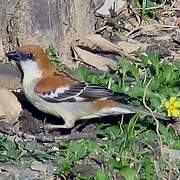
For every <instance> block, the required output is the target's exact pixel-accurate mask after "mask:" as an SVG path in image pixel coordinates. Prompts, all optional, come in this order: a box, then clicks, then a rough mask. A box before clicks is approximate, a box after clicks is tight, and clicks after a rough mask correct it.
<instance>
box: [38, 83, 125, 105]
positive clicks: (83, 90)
mask: <svg viewBox="0 0 180 180" xmlns="http://www.w3.org/2000/svg"><path fill="white" fill-rule="evenodd" d="M37 95H38V96H39V97H41V98H42V99H44V100H45V101H48V102H54V103H58V102H87V101H93V100H97V99H117V100H125V99H127V98H129V96H128V95H126V94H123V93H114V92H113V91H111V90H109V89H107V88H104V87H101V86H98V85H96V84H91V83H86V82H78V83H75V84H72V85H69V86H63V87H58V88H56V89H54V90H51V91H46V92H41V93H37Z"/></svg>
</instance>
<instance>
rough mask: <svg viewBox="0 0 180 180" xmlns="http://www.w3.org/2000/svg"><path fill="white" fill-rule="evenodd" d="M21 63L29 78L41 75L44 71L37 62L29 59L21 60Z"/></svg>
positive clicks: (25, 74)
mask: <svg viewBox="0 0 180 180" xmlns="http://www.w3.org/2000/svg"><path fill="white" fill-rule="evenodd" d="M20 64H21V67H22V70H23V72H24V76H29V78H33V77H37V78H38V77H41V75H42V71H41V70H40V68H39V66H38V64H37V62H35V61H30V60H29V61H21V62H20Z"/></svg>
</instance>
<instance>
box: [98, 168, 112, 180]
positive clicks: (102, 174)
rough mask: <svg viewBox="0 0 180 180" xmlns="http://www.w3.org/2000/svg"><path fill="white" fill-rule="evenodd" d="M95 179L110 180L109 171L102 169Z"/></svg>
mask: <svg viewBox="0 0 180 180" xmlns="http://www.w3.org/2000/svg"><path fill="white" fill-rule="evenodd" d="M95 179H96V180H110V178H109V176H108V173H107V171H105V170H102V169H101V170H99V171H97V172H96V174H95Z"/></svg>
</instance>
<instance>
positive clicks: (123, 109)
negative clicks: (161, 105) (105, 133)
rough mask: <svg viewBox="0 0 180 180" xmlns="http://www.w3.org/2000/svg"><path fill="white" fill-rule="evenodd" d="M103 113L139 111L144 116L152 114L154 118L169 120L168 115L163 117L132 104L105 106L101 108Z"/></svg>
mask: <svg viewBox="0 0 180 180" xmlns="http://www.w3.org/2000/svg"><path fill="white" fill-rule="evenodd" d="M101 113H103V114H106V115H108V114H109V115H110V114H111V115H112V114H114V115H116V114H132V113H140V114H143V115H145V116H152V117H153V116H154V117H155V118H157V119H161V120H165V121H170V120H171V118H168V117H165V116H162V115H161V114H159V113H154V112H153V113H151V112H150V111H147V110H143V109H139V108H137V107H133V106H129V105H125V104H120V105H119V106H117V107H112V108H105V109H103V110H102V112H101Z"/></svg>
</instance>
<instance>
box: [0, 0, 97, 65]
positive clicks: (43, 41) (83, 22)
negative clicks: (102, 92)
mask: <svg viewBox="0 0 180 180" xmlns="http://www.w3.org/2000/svg"><path fill="white" fill-rule="evenodd" d="M93 27H94V10H93V5H92V0H6V1H4V0H0V37H1V39H0V41H2V44H3V48H4V51H9V50H13V49H15V48H16V47H18V46H20V45H23V44H30V43H31V44H32V43H35V44H38V45H40V46H42V47H43V48H47V47H48V46H49V45H52V46H53V47H55V48H56V49H57V50H58V51H59V53H60V56H61V58H62V61H63V63H65V64H67V65H70V66H71V65H72V63H71V60H70V59H69V58H68V56H70V47H71V44H72V43H73V41H74V40H77V39H79V38H83V37H84V36H86V35H89V34H91V33H92V32H93Z"/></svg>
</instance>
